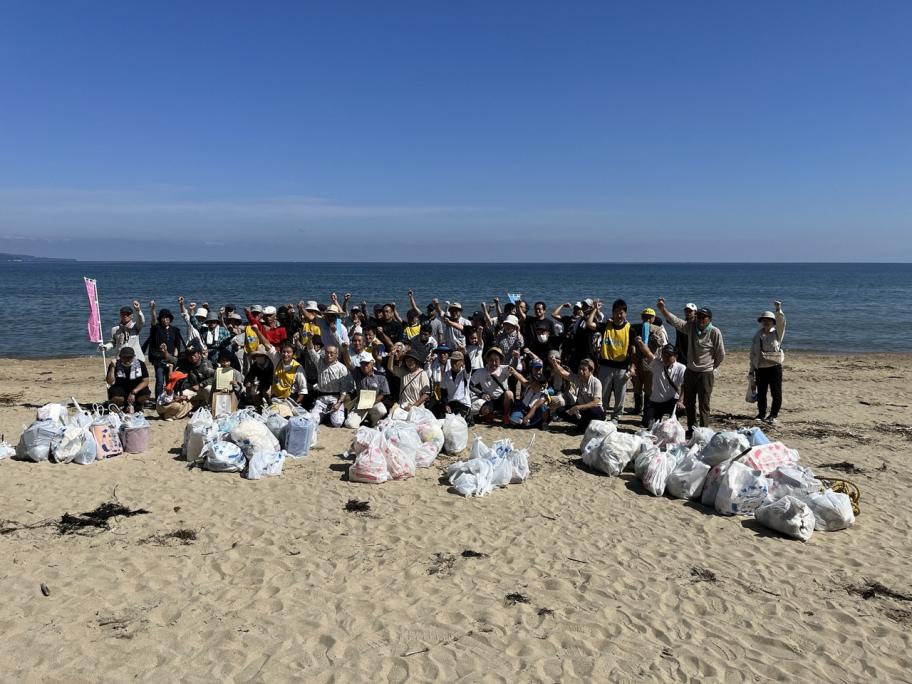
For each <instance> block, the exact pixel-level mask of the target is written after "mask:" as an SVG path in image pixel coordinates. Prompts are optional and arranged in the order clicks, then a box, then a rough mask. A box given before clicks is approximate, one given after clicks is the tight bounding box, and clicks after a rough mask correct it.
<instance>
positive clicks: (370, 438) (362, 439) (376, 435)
mask: <svg viewBox="0 0 912 684" xmlns="http://www.w3.org/2000/svg"><path fill="white" fill-rule="evenodd" d="M362 430H364V431H365V432H362ZM358 433H359V437H358V438H357V441H358V442H359V443H363V444H362V448H361V449H360V451H359V452H358V456H357V458H355V462H354V463H353V464H352V466H351V467H350V468H349V469H348V479H349V480H350V481H351V482H366V483H373V484H380V483H381V482H386V481H387V480H388V479H389V470H388V469H387V467H386V455H385V454H384V448H383V435H382V434H380V431H379V430H371V429H370V428H359V429H358Z"/></svg>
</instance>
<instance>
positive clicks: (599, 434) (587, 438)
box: [580, 420, 617, 453]
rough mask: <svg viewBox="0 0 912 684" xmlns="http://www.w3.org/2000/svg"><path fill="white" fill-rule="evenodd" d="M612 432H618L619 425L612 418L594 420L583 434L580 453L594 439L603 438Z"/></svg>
mask: <svg viewBox="0 0 912 684" xmlns="http://www.w3.org/2000/svg"><path fill="white" fill-rule="evenodd" d="M612 432H617V425H615V424H614V423H612V422H611V421H610V420H593V421H592V422H590V423H589V425H588V426H587V427H586V434H584V435H583V441H582V442H580V453H582V452H583V451H585V450H586V447H587V446H588V445H589V444H590V443H591V442H592V441H593V440H601V439H602V438H603V437H607V436H608V435H610V434H611V433H612Z"/></svg>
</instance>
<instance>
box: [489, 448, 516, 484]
mask: <svg viewBox="0 0 912 684" xmlns="http://www.w3.org/2000/svg"><path fill="white" fill-rule="evenodd" d="M491 467H492V469H493V471H492V473H491V484H493V485H494V486H495V487H506V486H507V485H508V484H510V482H511V481H512V479H513V464H512V463H511V462H510V458H509V457H508V456H501V457H499V458H495V459H493V460H492V461H491Z"/></svg>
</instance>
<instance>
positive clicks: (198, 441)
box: [181, 407, 217, 463]
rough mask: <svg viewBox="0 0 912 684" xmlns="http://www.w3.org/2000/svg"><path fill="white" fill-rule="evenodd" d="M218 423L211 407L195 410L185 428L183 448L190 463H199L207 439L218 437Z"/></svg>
mask: <svg viewBox="0 0 912 684" xmlns="http://www.w3.org/2000/svg"><path fill="white" fill-rule="evenodd" d="M216 432H217V428H216V423H215V421H214V420H213V419H212V414H211V413H210V412H209V409H207V408H205V407H203V408H199V409H197V410H196V411H194V412H193V415H191V416H190V419H189V420H188V421H187V427H185V428H184V444H183V446H182V448H181V450H182V451H183V453H184V457H185V458H186V459H187V462H188V463H199V459H200V454H201V453H202V451H203V446H204V445H205V444H206V442H207V441H209V440H211V439H215V437H216Z"/></svg>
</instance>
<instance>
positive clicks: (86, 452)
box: [51, 425, 97, 465]
mask: <svg viewBox="0 0 912 684" xmlns="http://www.w3.org/2000/svg"><path fill="white" fill-rule="evenodd" d="M96 449H97V445H96V444H95V438H94V437H93V436H92V432H91V431H90V430H88V429H87V428H84V427H79V426H78V425H70V426H69V427H68V428H66V430H64V431H63V433H61V434H60V435H59V436H58V437H57V438H56V439H55V440H54V441H53V442H52V444H51V460H52V461H54V462H55V463H73V462H75V463H78V464H80V465H87V464H89V463H91V462H92V461H94V460H95V450H96Z"/></svg>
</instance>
